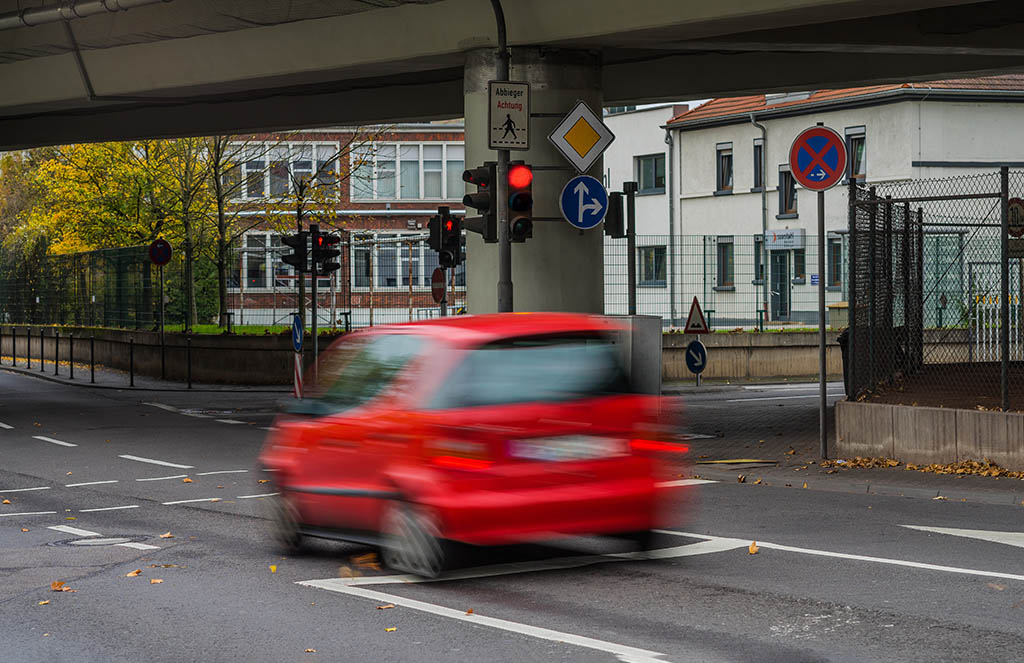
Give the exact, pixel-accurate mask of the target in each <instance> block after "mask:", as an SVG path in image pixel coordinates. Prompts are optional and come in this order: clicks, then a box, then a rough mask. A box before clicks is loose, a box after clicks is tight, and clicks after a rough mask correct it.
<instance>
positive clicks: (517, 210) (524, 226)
mask: <svg viewBox="0 0 1024 663" xmlns="http://www.w3.org/2000/svg"><path fill="white" fill-rule="evenodd" d="M532 217H533V168H531V167H530V166H528V165H526V164H525V163H523V162H522V161H512V162H510V163H509V165H508V236H509V241H512V242H525V241H526V240H527V239H529V238H531V237H533V218H532Z"/></svg>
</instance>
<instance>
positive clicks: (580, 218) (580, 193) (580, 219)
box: [573, 180, 590, 226]
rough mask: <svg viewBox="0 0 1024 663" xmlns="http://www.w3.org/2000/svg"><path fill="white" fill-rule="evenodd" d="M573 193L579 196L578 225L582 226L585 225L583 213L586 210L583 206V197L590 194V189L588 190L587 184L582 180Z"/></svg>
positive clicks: (577, 206) (577, 207) (577, 205)
mask: <svg viewBox="0 0 1024 663" xmlns="http://www.w3.org/2000/svg"><path fill="white" fill-rule="evenodd" d="M573 193H575V194H576V195H577V196H579V202H578V203H577V204H576V212H577V217H576V223H577V224H578V225H581V226H582V225H583V211H584V210H585V209H586V207H584V205H583V196H584V194H588V193H590V189H588V188H587V185H586V183H585V182H583V180H580V183H579V184H577V185H576V187H575V188H574V189H573Z"/></svg>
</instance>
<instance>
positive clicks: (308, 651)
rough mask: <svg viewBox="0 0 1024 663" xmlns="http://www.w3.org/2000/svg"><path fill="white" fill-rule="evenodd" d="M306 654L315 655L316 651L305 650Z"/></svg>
mask: <svg viewBox="0 0 1024 663" xmlns="http://www.w3.org/2000/svg"><path fill="white" fill-rule="evenodd" d="M306 653H307V654H315V653H316V650H315V649H307V650H306Z"/></svg>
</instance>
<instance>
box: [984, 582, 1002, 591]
mask: <svg viewBox="0 0 1024 663" xmlns="http://www.w3.org/2000/svg"><path fill="white" fill-rule="evenodd" d="M985 586H986V587H988V588H989V589H994V590H996V591H997V592H1001V591H1003V590H1004V589H1006V585H999V584H996V583H994V582H986V583H985Z"/></svg>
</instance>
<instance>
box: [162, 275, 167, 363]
mask: <svg viewBox="0 0 1024 663" xmlns="http://www.w3.org/2000/svg"><path fill="white" fill-rule="evenodd" d="M165 347H166V346H165V345H164V266H163V265H160V379H161V380H166V379H167V359H166V355H165V351H164V348H165Z"/></svg>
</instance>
